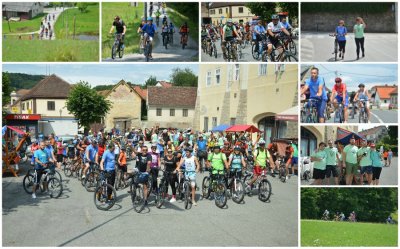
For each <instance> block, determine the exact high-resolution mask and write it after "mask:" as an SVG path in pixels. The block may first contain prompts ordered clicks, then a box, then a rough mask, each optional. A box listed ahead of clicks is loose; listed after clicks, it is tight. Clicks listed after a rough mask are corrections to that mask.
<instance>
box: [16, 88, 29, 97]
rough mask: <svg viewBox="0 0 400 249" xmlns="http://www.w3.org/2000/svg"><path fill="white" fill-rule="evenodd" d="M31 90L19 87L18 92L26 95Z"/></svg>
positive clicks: (20, 94)
mask: <svg viewBox="0 0 400 249" xmlns="http://www.w3.org/2000/svg"><path fill="white" fill-rule="evenodd" d="M29 91H30V89H19V90H18V91H17V92H16V94H17V95H19V96H24V95H25V94H27V93H28V92H29Z"/></svg>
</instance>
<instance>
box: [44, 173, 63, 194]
mask: <svg viewBox="0 0 400 249" xmlns="http://www.w3.org/2000/svg"><path fill="white" fill-rule="evenodd" d="M47 188H48V190H49V195H50V197H51V198H58V197H60V195H61V194H62V191H63V186H62V184H61V182H60V180H58V179H57V178H55V177H51V178H50V179H49V181H48V182H47Z"/></svg>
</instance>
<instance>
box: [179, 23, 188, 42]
mask: <svg viewBox="0 0 400 249" xmlns="http://www.w3.org/2000/svg"><path fill="white" fill-rule="evenodd" d="M179 34H180V35H181V44H187V42H188V40H189V37H188V34H189V27H188V25H187V22H185V23H184V24H183V25H182V26H181V27H180V28H179Z"/></svg>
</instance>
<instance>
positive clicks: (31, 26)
mask: <svg viewBox="0 0 400 249" xmlns="http://www.w3.org/2000/svg"><path fill="white" fill-rule="evenodd" d="M45 15H46V14H45V13H41V14H39V15H37V16H35V17H34V18H33V19H31V20H23V21H20V22H10V27H11V32H10V30H9V29H8V22H7V21H5V20H3V34H12V33H15V34H18V33H27V32H34V31H38V30H39V29H40V22H41V21H42V18H43V17H44V16H45Z"/></svg>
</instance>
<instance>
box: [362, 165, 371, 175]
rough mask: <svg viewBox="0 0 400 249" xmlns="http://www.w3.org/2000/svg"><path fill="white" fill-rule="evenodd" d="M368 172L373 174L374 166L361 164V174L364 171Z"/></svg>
mask: <svg viewBox="0 0 400 249" xmlns="http://www.w3.org/2000/svg"><path fill="white" fill-rule="evenodd" d="M365 172H366V173H367V174H368V175H370V174H372V166H361V171H360V173H361V175H362V174H364V173H365Z"/></svg>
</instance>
